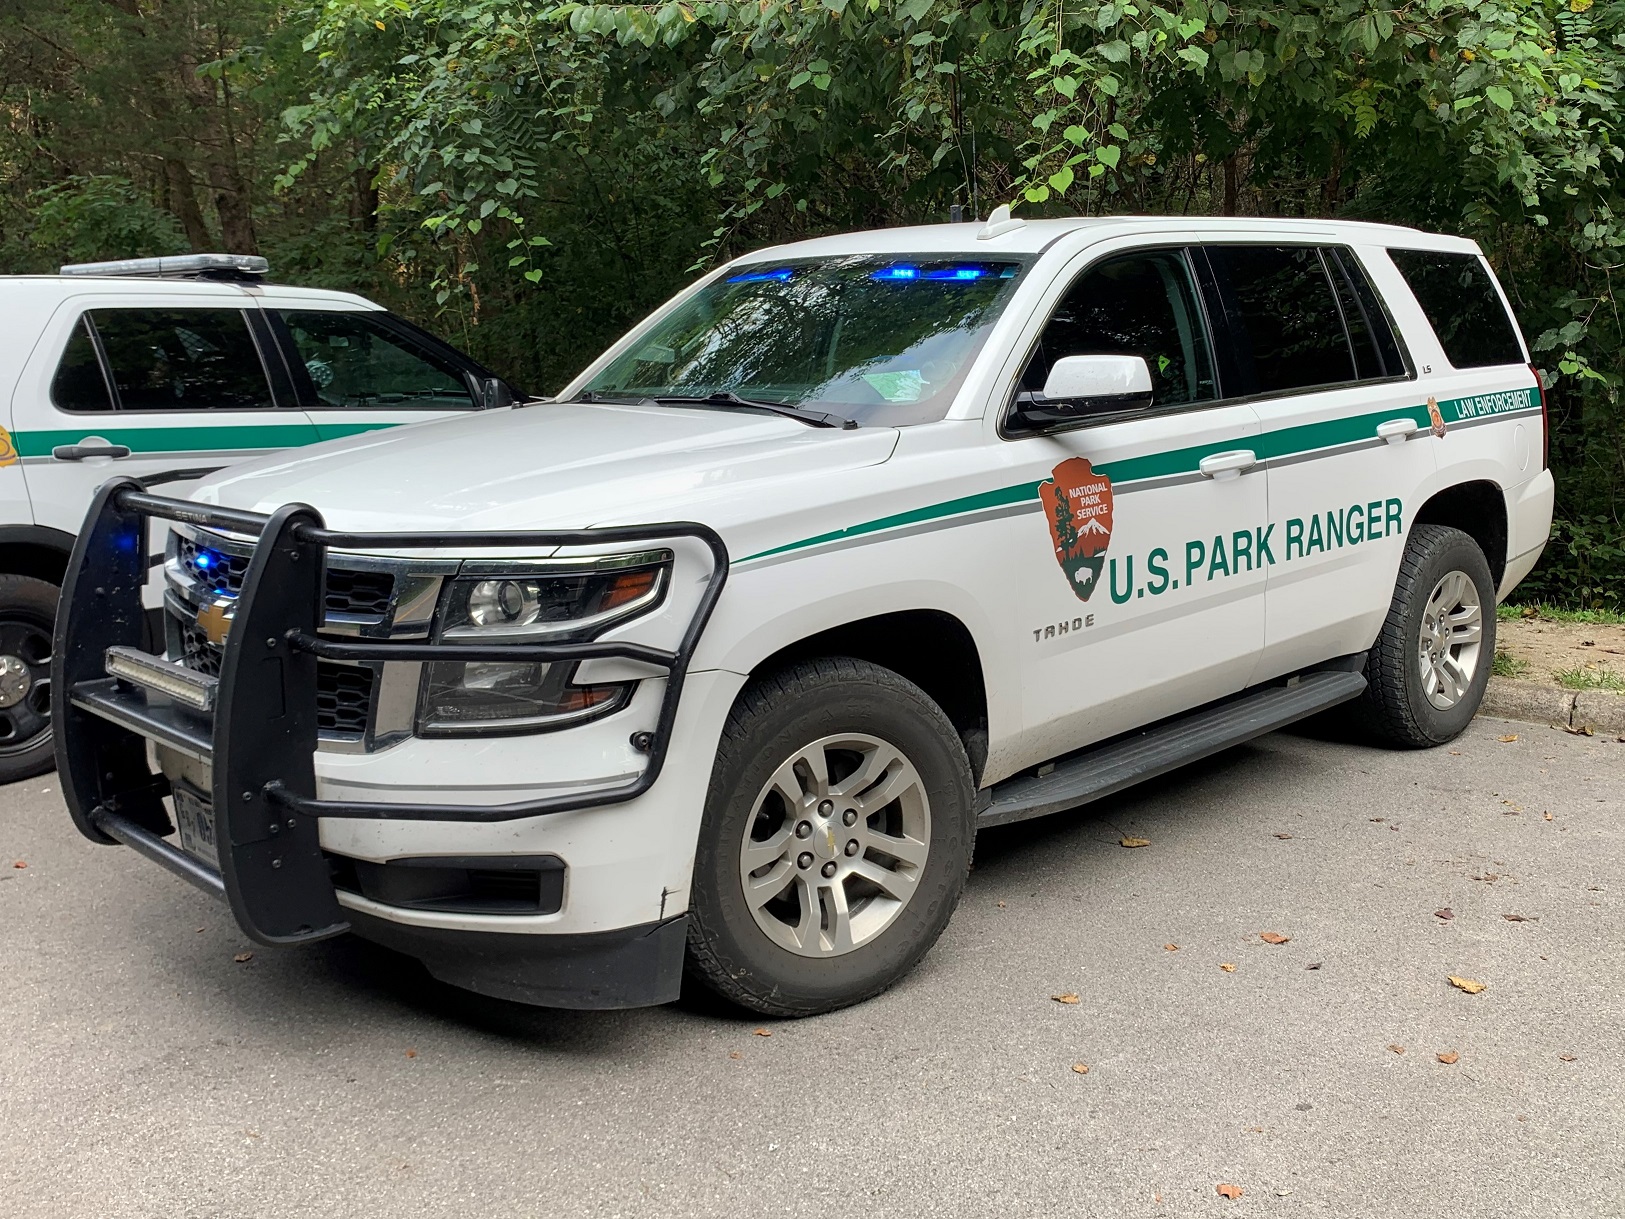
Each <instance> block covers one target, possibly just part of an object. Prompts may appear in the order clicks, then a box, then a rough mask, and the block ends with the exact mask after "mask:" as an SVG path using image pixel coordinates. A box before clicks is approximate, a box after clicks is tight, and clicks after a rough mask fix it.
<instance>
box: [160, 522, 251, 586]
mask: <svg viewBox="0 0 1625 1219" xmlns="http://www.w3.org/2000/svg"><path fill="white" fill-rule="evenodd" d="M179 541H180V546H179V549H178V551H177V555H176V557H177V558H179V560H180V564H181V570H182V571H184V572H185V573H186V574H187V575H188V576H190V577H191V578H192V579H193V580H194V581H195V582H196V583H197V585H198V587H200V588H206V589H208V590H209V591H210V592H211V593H213V594H214V595H215V596H217V597H235V596H236V595H237V594H238V593H240V592H242V590H243V577H245V576H246V575H248V557H247V556H246V555H234V554H227V553H226V552H225V551H223V550H215V549H214V548H213V547H210V546H204V545H203V544H202V543H200V542H194V541H193V540H192V539H191V538H188V537H181V538H180V539H179Z"/></svg>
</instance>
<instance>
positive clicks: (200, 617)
mask: <svg viewBox="0 0 1625 1219" xmlns="http://www.w3.org/2000/svg"><path fill="white" fill-rule="evenodd" d="M230 609H231V602H229V601H216V602H215V603H214V604H213V605H206V606H204V607H203V608H202V609H200V610H198V612H197V626H198V630H200V631H202V632H203V637H204V638H205V639H207V640H208V641H209V642H210V643H212V644H213V645H214V646H215V647H217V648H223V647H225V646H226V636H227V635H228V634H230V633H231V615H230V613H229V612H228V611H229V610H230Z"/></svg>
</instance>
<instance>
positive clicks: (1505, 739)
mask: <svg viewBox="0 0 1625 1219" xmlns="http://www.w3.org/2000/svg"><path fill="white" fill-rule="evenodd" d="M1497 739H1498V740H1499V741H1500V742H1501V744H1503V745H1510V744H1512V742H1513V741H1515V740H1517V739H1518V734H1517V733H1516V732H1514V733H1512V734H1511V735H1509V736H1504V737H1498V738H1497Z"/></svg>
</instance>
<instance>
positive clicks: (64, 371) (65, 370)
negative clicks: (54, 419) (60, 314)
mask: <svg viewBox="0 0 1625 1219" xmlns="http://www.w3.org/2000/svg"><path fill="white" fill-rule="evenodd" d="M51 401H52V402H54V403H56V405H57V406H58V407H59V408H61V409H62V410H65V411H110V410H112V409H113V399H112V396H111V395H110V394H108V392H107V378H106V377H104V376H103V375H102V362H101V359H100V358H99V357H98V356H97V355H96V344H95V341H94V340H93V339H92V338H91V337H90V319H89V318H88V317H82V318H80V319H79V320H78V322H76V323H75V324H74V327H73V337H72V338H70V339H69V340H68V345H67V347H66V348H65V349H64V350H63V352H62V360H61V362H60V363H58V364H57V366H56V376H54V377H52V378H51Z"/></svg>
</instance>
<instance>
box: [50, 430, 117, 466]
mask: <svg viewBox="0 0 1625 1219" xmlns="http://www.w3.org/2000/svg"><path fill="white" fill-rule="evenodd" d="M85 441H86V443H83V444H59V445H57V446H56V448H54V449H52V450H51V456H52V457H54V458H56V459H57V460H58V461H84V460H85V458H87V457H112V458H115V459H116V458H119V457H128V456H129V455H130V446H129V445H127V444H108V443H107V441H105V440H99V439H97V438H96V437H94V436H87V437H85Z"/></svg>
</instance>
